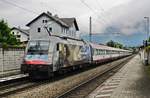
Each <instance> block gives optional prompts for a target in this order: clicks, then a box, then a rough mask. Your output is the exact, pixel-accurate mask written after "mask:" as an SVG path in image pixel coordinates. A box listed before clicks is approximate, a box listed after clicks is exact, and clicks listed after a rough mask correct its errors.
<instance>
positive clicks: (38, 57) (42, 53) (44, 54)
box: [24, 40, 51, 64]
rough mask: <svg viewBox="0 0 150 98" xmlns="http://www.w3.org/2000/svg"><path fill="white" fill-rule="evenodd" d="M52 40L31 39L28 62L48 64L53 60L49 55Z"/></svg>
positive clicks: (26, 59) (26, 57) (26, 61)
mask: <svg viewBox="0 0 150 98" xmlns="http://www.w3.org/2000/svg"><path fill="white" fill-rule="evenodd" d="M49 46H50V41H46V40H45V41H44V40H36V41H29V43H28V48H27V54H26V56H25V60H24V61H25V63H26V64H48V63H50V62H51V61H50V60H49V57H48V51H49Z"/></svg>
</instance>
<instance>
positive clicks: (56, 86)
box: [7, 58, 126, 98]
mask: <svg viewBox="0 0 150 98" xmlns="http://www.w3.org/2000/svg"><path fill="white" fill-rule="evenodd" d="M125 59H126V58H124V59H120V60H117V61H114V62H112V63H108V64H105V65H102V66H99V67H96V68H93V69H90V70H87V71H85V72H82V73H79V74H76V75H73V76H69V77H66V78H64V79H61V80H58V81H55V82H50V83H47V84H43V85H40V86H37V87H34V88H31V89H26V90H24V91H21V92H18V93H15V94H12V95H9V96H7V97H8V98H55V97H56V96H58V95H60V94H62V93H63V92H65V91H67V90H68V89H71V88H72V87H74V86H76V85H78V84H80V83H81V82H83V81H85V80H87V79H89V78H91V77H93V76H95V75H97V74H98V73H100V72H102V71H103V70H105V69H106V68H108V67H110V66H113V65H116V64H117V63H119V62H121V61H124V60H125Z"/></svg>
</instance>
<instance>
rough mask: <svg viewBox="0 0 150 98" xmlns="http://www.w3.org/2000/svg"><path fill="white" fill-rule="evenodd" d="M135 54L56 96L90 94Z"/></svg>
mask: <svg viewBox="0 0 150 98" xmlns="http://www.w3.org/2000/svg"><path fill="white" fill-rule="evenodd" d="M132 57H134V56H131V57H129V58H128V59H126V60H125V61H123V62H121V63H118V64H117V65H115V66H112V67H111V68H109V69H107V70H105V71H103V72H100V73H99V74H98V75H96V76H95V77H92V78H90V79H88V80H87V81H84V82H82V83H80V84H79V85H77V86H75V87H73V88H72V89H70V90H68V91H66V92H64V93H63V94H61V95H59V96H57V97H56V98H85V97H86V96H88V95H89V93H91V92H92V91H93V90H94V89H96V88H97V87H98V86H99V85H100V84H102V83H103V82H104V81H105V80H106V79H108V78H109V77H110V76H112V75H113V74H115V73H116V72H117V71H118V70H119V69H121V68H122V67H123V66H124V65H125V64H126V63H128V61H129V60H131V58H132Z"/></svg>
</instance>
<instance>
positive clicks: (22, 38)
mask: <svg viewBox="0 0 150 98" xmlns="http://www.w3.org/2000/svg"><path fill="white" fill-rule="evenodd" d="M13 32H14V35H15V36H16V38H17V35H20V38H17V39H19V40H20V42H24V41H28V36H27V35H26V34H24V33H21V32H20V31H19V30H17V29H14V30H12V31H11V34H12V33H13Z"/></svg>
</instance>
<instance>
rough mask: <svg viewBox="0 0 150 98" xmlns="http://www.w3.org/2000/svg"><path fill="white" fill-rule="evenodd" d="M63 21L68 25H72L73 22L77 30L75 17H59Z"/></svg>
mask: <svg viewBox="0 0 150 98" xmlns="http://www.w3.org/2000/svg"><path fill="white" fill-rule="evenodd" d="M60 19H61V20H62V21H63V22H65V23H66V24H67V25H68V26H69V27H70V26H72V24H73V23H74V24H75V27H76V30H79V27H78V24H77V21H76V19H75V18H60Z"/></svg>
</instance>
